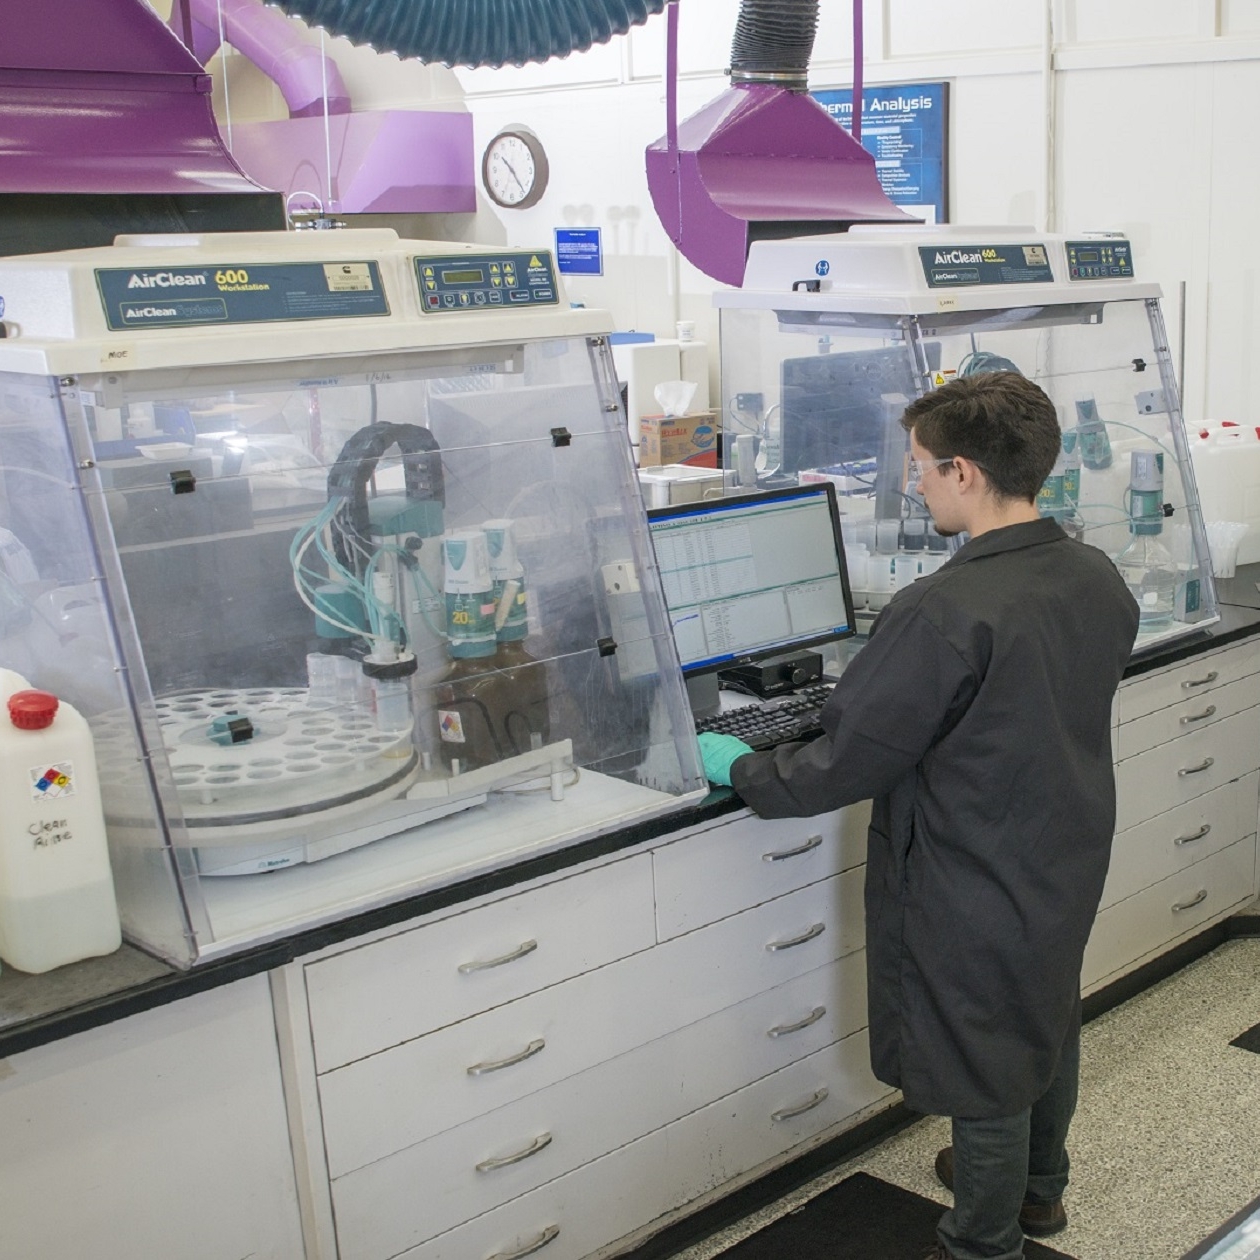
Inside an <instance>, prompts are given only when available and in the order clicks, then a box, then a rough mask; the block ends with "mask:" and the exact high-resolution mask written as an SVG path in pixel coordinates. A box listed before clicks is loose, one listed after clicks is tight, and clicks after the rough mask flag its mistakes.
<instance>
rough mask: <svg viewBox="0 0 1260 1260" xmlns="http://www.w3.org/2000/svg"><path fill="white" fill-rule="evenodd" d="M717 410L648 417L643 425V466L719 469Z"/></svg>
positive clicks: (641, 429) (640, 444) (641, 436)
mask: <svg viewBox="0 0 1260 1260" xmlns="http://www.w3.org/2000/svg"><path fill="white" fill-rule="evenodd" d="M716 415H717V413H716V412H713V411H699V412H696V413H695V414H694V415H690V416H644V417H643V419H642V420H641V421H640V423H639V467H640V468H648V467H654V466H655V465H657V464H691V465H692V466H693V467H700V468H716V467H717V425H716V423H715V417H716Z"/></svg>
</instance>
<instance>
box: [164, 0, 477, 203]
mask: <svg viewBox="0 0 1260 1260" xmlns="http://www.w3.org/2000/svg"><path fill="white" fill-rule="evenodd" d="M171 26H172V28H173V29H174V30H175V31H176V33H177V34H178V35H179V36H180V38H182V39H183V40H184V42H185V43H186V44H188V46H189V47H190V48H191V49H192V51H193V52H194V53H195V54H196V56H197V57H198V58H199V59H200V60H201V61H202V62H208V61H209V60H210V58H211V57H212V56H214V54H215V52H216V51H217V50H218V47H219V44H220V42H221V40H222V41H225V42H227V43H229V44H231V45H232V47H233V48H235V49H236V50H237V52H239V53H242V54H244V56H246V57H248V58H249V60H250V61H252V62H253V63H254V64H255V65H256V66H257V67H258V68H259V69H260V70H262V71H263V72H264V73H265V74H267V75H268V76H269V77H270V78H271V79H272V80H273V81H274V82H275V84H276V86H277V87H278V88H279V89H280V92H281V94H282V95H283V96H284V99H285V104H286V105H287V106H288V109H289V117H288V118H281V119H273V120H268V121H263V122H238V123H236V124H235V125H234V126H232V127H231V128H230V129H229V132H228V142H229V144H230V145H231V149H232V154H233V156H234V157H235V158H236V160H237V161H238V162H239V163H240V164H241V166H242V167H243V168H244V169H245V170H246V171H248V172H249V173H250V174H251V175H252V176H253V177H254V178H255V179H257V180H259V181H260V182H261V183H264V184H266V185H267V186H268V187H270V188H277V189H279V190H280V191H281V192H283V193H284V194H286V200H287V201H288V202H292V203H293V204H294V206H295V207H296V206H298V205H299V203H300V205H301V208H309V205H310V200H311V198H312V197H313V198H315V199H316V201H317V202H318V204H319V206H320V208H321V209H322V210H323V211H325V212H326V213H332V212H336V213H340V214H373V213H375V214H381V213H395V214H418V213H448V212H458V211H472V210H476V208H477V193H476V185H475V173H476V172H475V162H474V159H473V120H472V115H471V114H469V113H467V112H453V111H443V110H420V109H388V110H363V111H355V110H354V109H353V107H352V105H351V100H350V93H349V91H348V90H347V88H346V86H345V83H344V82H343V80H342V77H341V74H340V72H339V71H338V69H337V65H336V63H335V62H334V61H333V60H332V58H331V57H329V56H327V55H326V54H325V53H324V52H323V50H322V49H321V48H320V47H317V46H315V45H314V44H310V43H307V42H306V41H304V40H303V39H302V36H301V33H300V29H299V28H297V27H296V25H295V24H294V23H293V22H292V21H290V19H288V18H287V17H285V16H284V15H283V14H281V13H280V12H279V11H278V10H276V9H274V8H269V7H267V6H266V5H265V4H264V3H263V0H182V3H177V4H176V5H175V7H174V9H173V10H172V12H171ZM299 194H301V196H299Z"/></svg>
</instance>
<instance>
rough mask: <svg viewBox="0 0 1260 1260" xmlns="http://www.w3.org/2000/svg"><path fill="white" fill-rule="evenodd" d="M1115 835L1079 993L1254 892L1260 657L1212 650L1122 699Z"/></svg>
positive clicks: (1143, 679)
mask: <svg viewBox="0 0 1260 1260" xmlns="http://www.w3.org/2000/svg"><path fill="white" fill-rule="evenodd" d="M1115 712H1116V726H1115V732H1114V748H1115V756H1116V794H1117V816H1116V838H1115V843H1114V845H1113V848H1112V854H1111V869H1110V871H1109V873H1108V876H1107V883H1106V886H1105V887H1104V889H1103V896H1102V903H1101V905H1100V907H1099V912H1098V917H1097V919H1096V920H1095V922H1094V930H1093V932H1092V934H1091V935H1090V940H1089V946H1088V948H1087V949H1086V951H1085V962H1084V965H1083V968H1082V976H1081V979H1082V984H1083V986H1084V988H1085V990H1086V992H1089V991H1092V990H1094V989H1097V988H1099V987H1101V986H1102V985H1104V984H1106V983H1107V982H1109V981H1111V980H1113V979H1116V978H1117V977H1118V976H1121V975H1123V974H1124V973H1126V972H1128V971H1131V970H1133V968H1135V967H1137V966H1139V965H1141V964H1142V963H1143V962H1146V961H1148V960H1149V959H1151V958H1154V957H1156V956H1158V955H1159V954H1161V953H1164V952H1165V951H1167V950H1168V949H1170V948H1171V947H1172V946H1174V945H1175V944H1177V943H1178V942H1179V941H1182V940H1185V939H1186V938H1188V937H1190V936H1193V935H1194V934H1195V933H1196V932H1200V931H1202V930H1203V929H1204V928H1205V927H1207V926H1208V925H1209V924H1211V923H1214V922H1216V921H1217V920H1219V919H1221V918H1222V917H1223V916H1225V915H1227V914H1229V913H1231V912H1232V911H1234V910H1237V909H1239V908H1241V907H1243V906H1245V905H1247V904H1248V903H1249V902H1250V901H1252V900H1253V899H1254V897H1255V895H1256V890H1257V878H1258V874H1257V864H1256V831H1257V808H1258V806H1257V802H1258V798H1257V787H1258V785H1260V650H1258V649H1257V645H1256V643H1255V642H1254V641H1251V640H1249V641H1247V642H1244V643H1240V644H1236V645H1233V646H1230V647H1225V648H1220V649H1218V650H1217V651H1214V652H1206V653H1204V654H1202V655H1200V656H1195V657H1192V658H1190V659H1189V660H1186V661H1182V662H1180V663H1178V664H1176V665H1170V666H1168V667H1166V668H1164V669H1159V670H1155V671H1152V672H1151V673H1148V674H1141V675H1139V676H1137V677H1136V678H1132V679H1130V680H1129V681H1127V682H1125V683H1123V684H1122V685H1121V687H1120V690H1119V692H1118V693H1117V695H1116V705H1115Z"/></svg>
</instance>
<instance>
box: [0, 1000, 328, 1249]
mask: <svg viewBox="0 0 1260 1260" xmlns="http://www.w3.org/2000/svg"><path fill="white" fill-rule="evenodd" d="M0 1130H2V1131H3V1132H4V1135H5V1136H4V1141H3V1142H2V1143H0V1221H3V1227H0V1260H52V1258H53V1257H57V1258H58V1260H62V1258H63V1257H64V1260H70V1258H71V1257H80V1256H92V1257H96V1260H139V1258H140V1257H145V1258H147V1257H154V1258H157V1257H175V1256H178V1257H179V1260H241V1257H243V1256H250V1257H252V1258H254V1260H295V1258H296V1257H300V1256H302V1254H303V1250H302V1249H303V1241H302V1227H301V1221H300V1218H299V1214H298V1199H297V1190H296V1182H295V1176H294V1169H293V1159H292V1154H291V1149H290V1142H289V1133H288V1124H287V1121H286V1115H285V1103H284V1092H283V1089H282V1085H281V1072H280V1057H279V1052H278V1049H277V1042H276V1030H275V1023H274V1019H273V1013H272V1003H271V995H270V991H269V988H268V984H267V978H266V977H265V976H255V977H252V978H251V979H248V980H241V981H238V982H236V983H235V984H231V985H226V986H224V987H222V988H219V989H213V990H211V991H209V992H206V993H202V994H199V995H197V996H194V997H189V998H186V999H185V1000H183V1001H180V1002H176V1003H173V1004H172V1005H169V1006H163V1007H159V1008H158V1009H156V1010H152V1011H148V1012H146V1013H144V1014H140V1015H133V1016H132V1017H131V1018H129V1019H126V1020H122V1021H120V1022H118V1023H114V1024H106V1025H104V1026H103V1027H100V1028H95V1029H92V1030H91V1031H89V1032H84V1033H80V1034H78V1035H77V1036H73V1037H67V1038H66V1039H64V1040H62V1041H58V1042H55V1043H53V1044H51V1045H47V1046H42V1047H40V1048H39V1049H36V1050H31V1051H27V1052H25V1053H22V1054H15V1055H13V1056H12V1057H11V1058H9V1059H4V1060H0Z"/></svg>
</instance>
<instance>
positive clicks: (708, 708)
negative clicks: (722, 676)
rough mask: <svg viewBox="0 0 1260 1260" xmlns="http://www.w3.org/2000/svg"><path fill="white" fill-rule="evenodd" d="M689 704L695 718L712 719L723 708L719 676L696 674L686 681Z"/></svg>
mask: <svg viewBox="0 0 1260 1260" xmlns="http://www.w3.org/2000/svg"><path fill="white" fill-rule="evenodd" d="M686 683H687V702H688V703H689V704H690V705H691V713H692V716H693V717H698V718H703V717H712V716H713V715H714V714H715V713H716V712H717V711H718V709H719V707H720V706H721V693H720V692H719V690H718V676H717V674H696V675H695V676H694V677H692V678H688V679H687V680H686Z"/></svg>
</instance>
